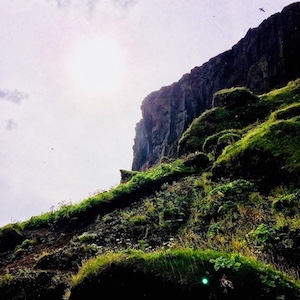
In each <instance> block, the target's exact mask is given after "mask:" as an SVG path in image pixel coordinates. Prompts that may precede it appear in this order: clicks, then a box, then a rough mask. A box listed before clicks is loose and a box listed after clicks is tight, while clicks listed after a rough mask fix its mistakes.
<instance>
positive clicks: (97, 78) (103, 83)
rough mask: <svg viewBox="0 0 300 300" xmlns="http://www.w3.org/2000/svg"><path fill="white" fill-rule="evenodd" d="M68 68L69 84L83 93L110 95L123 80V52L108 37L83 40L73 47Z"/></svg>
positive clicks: (86, 94)
mask: <svg viewBox="0 0 300 300" xmlns="http://www.w3.org/2000/svg"><path fill="white" fill-rule="evenodd" d="M68 71H69V74H70V79H71V82H72V85H74V88H75V89H77V90H78V91H79V92H81V93H82V94H83V95H85V96H101V95H106V94H112V93H114V92H116V91H117V90H118V89H119V88H120V86H121V85H122V83H123V80H124V73H125V62H124V57H123V53H122V51H121V48H120V47H119V45H118V44H117V43H116V41H114V40H113V39H110V38H108V37H96V38H90V39H85V40H83V41H81V42H80V43H78V44H77V45H75V46H74V49H73V50H72V52H71V54H70V57H69V60H68Z"/></svg>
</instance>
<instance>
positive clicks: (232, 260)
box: [209, 254, 241, 271]
mask: <svg viewBox="0 0 300 300" xmlns="http://www.w3.org/2000/svg"><path fill="white" fill-rule="evenodd" d="M240 258H241V255H240V254H232V255H230V256H228V257H225V256H219V257H217V258H211V259H210V260H209V262H211V263H213V264H214V269H215V271H218V270H220V269H233V270H235V271H238V270H239V268H240V266H241V263H240V262H239V260H240Z"/></svg>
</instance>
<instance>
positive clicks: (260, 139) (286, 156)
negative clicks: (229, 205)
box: [213, 119, 300, 188]
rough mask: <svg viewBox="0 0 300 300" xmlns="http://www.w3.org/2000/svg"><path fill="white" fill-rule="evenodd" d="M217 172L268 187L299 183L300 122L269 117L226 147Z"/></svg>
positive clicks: (214, 168) (216, 167)
mask: <svg viewBox="0 0 300 300" xmlns="http://www.w3.org/2000/svg"><path fill="white" fill-rule="evenodd" d="M213 174H214V176H216V177H220V176H225V177H226V176H229V177H231V178H240V177H243V178H247V179H253V180H255V181H258V182H260V185H261V186H263V185H265V187H266V188H269V187H271V186H273V187H274V186H276V185H278V184H279V183H292V184H296V185H297V184H299V179H298V178H299V174H300V122H297V121H295V120H293V119H289V120H279V121H275V122H270V121H267V122H265V123H263V124H262V125H260V126H258V127H256V128H255V129H253V130H251V131H250V132H249V133H248V134H246V135H245V136H244V137H243V138H242V139H241V140H239V141H237V142H236V143H235V144H234V145H233V146H229V147H227V148H226V149H225V150H224V152H223V153H222V154H221V155H220V156H219V158H218V159H217V161H216V163H215V165H214V167H213Z"/></svg>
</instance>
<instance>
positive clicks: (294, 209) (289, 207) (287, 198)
mask: <svg viewBox="0 0 300 300" xmlns="http://www.w3.org/2000/svg"><path fill="white" fill-rule="evenodd" d="M272 207H273V208H274V209H275V210H276V211H278V212H283V213H284V214H285V215H287V216H295V215H296V214H298V213H299V211H300V190H295V191H294V192H293V193H291V194H287V195H283V196H280V197H279V198H275V199H274V201H273V203H272Z"/></svg>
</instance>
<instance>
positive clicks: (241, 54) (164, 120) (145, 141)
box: [132, 2, 300, 170]
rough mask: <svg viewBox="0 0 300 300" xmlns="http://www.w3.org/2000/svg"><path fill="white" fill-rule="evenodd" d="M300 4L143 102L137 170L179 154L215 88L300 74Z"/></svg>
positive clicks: (269, 84) (253, 86)
mask: <svg viewBox="0 0 300 300" xmlns="http://www.w3.org/2000/svg"><path fill="white" fill-rule="evenodd" d="M298 53H300V2H297V3H294V4H291V5H289V6H287V7H286V8H284V9H283V11H282V12H281V13H277V14H275V15H273V16H271V17H270V18H268V19H267V20H265V21H264V22H263V23H262V24H261V25H260V26H259V27H257V28H253V29H250V30H249V31H248V32H247V34H246V36H245V37H244V38H243V39H242V40H240V41H239V42H238V43H237V44H236V45H235V46H233V47H232V49H231V50H229V51H226V52H224V53H222V54H220V55H218V56H216V57H214V58H212V59H210V60H209V61H208V62H206V63H204V64H203V65H202V66H200V67H195V68H194V69H192V70H191V72H190V73H189V74H185V75H183V77H182V78H181V79H180V80H179V81H178V82H175V83H173V84H171V85H169V86H166V87H162V88H161V89H160V90H159V91H155V92H152V93H151V94H150V95H148V96H147V97H146V98H145V99H144V100H143V102H142V106H141V110H142V119H141V120H140V122H139V123H137V124H136V128H135V130H136V137H135V140H134V146H133V163H132V170H145V169H147V168H149V167H150V166H152V165H154V164H155V163H158V162H159V161H160V159H161V158H162V157H176V156H177V143H178V140H179V139H180V137H181V135H182V134H183V132H184V131H185V130H186V129H187V127H188V126H189V125H190V124H191V122H192V121H193V120H194V119H195V118H196V117H198V116H199V115H200V114H201V113H202V112H203V111H204V110H206V109H208V108H211V106H212V97H213V94H214V93H215V92H217V91H218V90H221V89H223V88H229V87H234V86H235V87H236V86H245V87H247V88H249V89H250V90H251V91H252V92H254V93H263V92H267V91H270V90H271V89H273V88H277V87H280V86H283V85H285V84H287V83H288V82H289V81H291V80H294V79H296V78H298V77H300V56H299V54H298Z"/></svg>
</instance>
